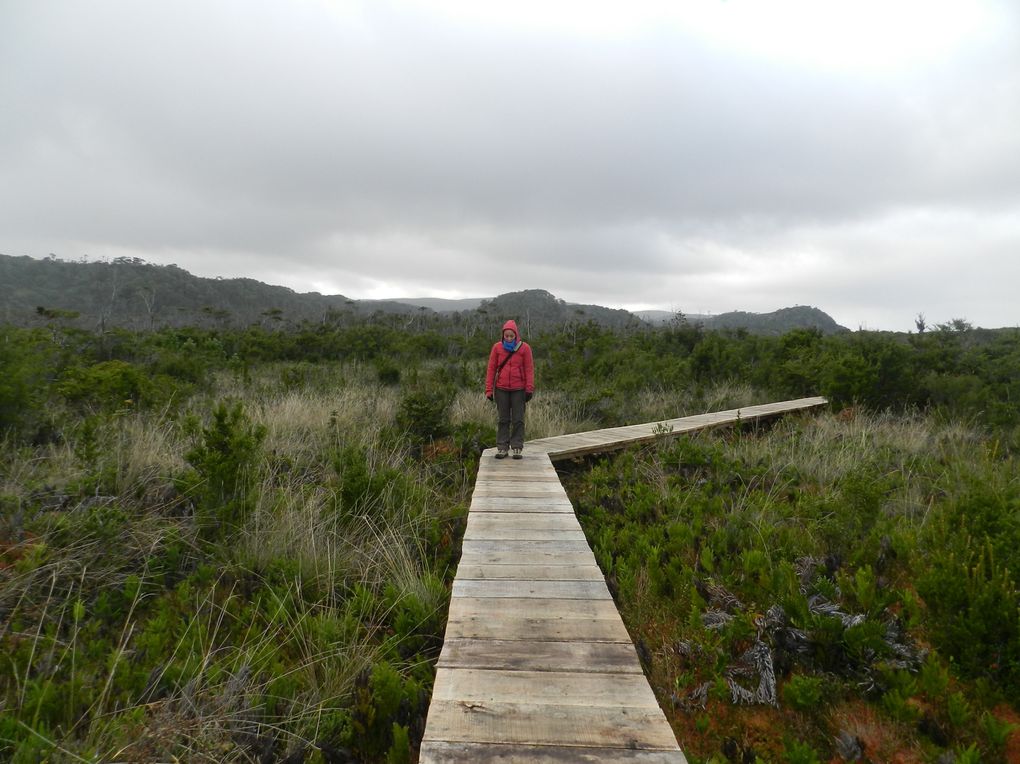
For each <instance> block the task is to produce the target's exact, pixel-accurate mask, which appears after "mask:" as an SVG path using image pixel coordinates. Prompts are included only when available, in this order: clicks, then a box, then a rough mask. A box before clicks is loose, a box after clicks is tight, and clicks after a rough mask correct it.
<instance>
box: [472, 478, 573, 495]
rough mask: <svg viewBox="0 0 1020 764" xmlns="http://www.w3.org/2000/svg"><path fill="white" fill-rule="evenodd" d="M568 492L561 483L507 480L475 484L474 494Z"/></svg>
mask: <svg viewBox="0 0 1020 764" xmlns="http://www.w3.org/2000/svg"><path fill="white" fill-rule="evenodd" d="M566 495H567V492H566V491H564V490H563V486H561V485H560V484H559V483H547V484H544V485H543V484H541V483H528V482H526V481H520V482H515V481H506V482H504V483H500V484H498V485H496V484H494V483H490V484H480V485H476V486H475V490H474V492H473V493H472V496H496V497H500V498H508V499H509V498H514V497H518V498H520V497H529V496H534V497H537V498H540V499H541V498H545V497H547V496H566Z"/></svg>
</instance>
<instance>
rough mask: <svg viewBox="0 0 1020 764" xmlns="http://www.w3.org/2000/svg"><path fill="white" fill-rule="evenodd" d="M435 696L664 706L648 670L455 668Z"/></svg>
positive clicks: (440, 681)
mask: <svg viewBox="0 0 1020 764" xmlns="http://www.w3.org/2000/svg"><path fill="white" fill-rule="evenodd" d="M432 699H433V700H460V701H464V702H466V703H486V704H491V703H520V704H531V703H534V704H546V703H554V704H556V705H563V706H587V707H598V706H601V707H605V708H612V707H614V706H626V707H628V708H654V709H656V710H658V709H659V704H658V702H657V701H656V700H655V695H654V694H653V693H652V688H651V687H649V686H648V681H647V680H646V679H645V677H644V675H643V674H615V675H613V676H611V677H607V676H606V675H605V674H593V673H590V672H576V671H524V670H509V669H479V668H450V670H449V671H444V672H442V674H439V675H437V676H436V683H435V686H434V687H433V689H432Z"/></svg>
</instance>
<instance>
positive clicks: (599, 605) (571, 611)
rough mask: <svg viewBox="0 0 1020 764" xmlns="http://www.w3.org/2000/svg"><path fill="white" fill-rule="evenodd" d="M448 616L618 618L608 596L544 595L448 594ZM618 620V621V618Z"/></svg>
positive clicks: (505, 618)
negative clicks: (481, 595)
mask: <svg viewBox="0 0 1020 764" xmlns="http://www.w3.org/2000/svg"><path fill="white" fill-rule="evenodd" d="M448 618H449V620H451V621H455V620H460V619H468V618H488V619H490V620H492V619H497V618H499V619H503V620H509V619H512V618H546V619H551V620H559V621H565V620H569V619H571V618H579V619H590V618H596V619H604V620H607V621H620V614H619V613H618V612H616V606H615V605H614V604H613V603H612V601H611V600H605V599H587V600H578V599H557V598H554V597H547V598H545V599H538V598H535V597H451V598H450V614H449V616H448ZM620 623H622V621H620Z"/></svg>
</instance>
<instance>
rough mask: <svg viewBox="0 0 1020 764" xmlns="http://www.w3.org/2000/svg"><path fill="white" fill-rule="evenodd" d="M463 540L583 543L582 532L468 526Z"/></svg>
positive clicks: (579, 530) (583, 536)
mask: <svg viewBox="0 0 1020 764" xmlns="http://www.w3.org/2000/svg"><path fill="white" fill-rule="evenodd" d="M464 539H465V540H472V541H473V540H476V539H477V540H481V539H487V540H489V541H504V540H505V541H585V540H586V537H585V535H584V531H582V530H581V529H580V528H578V529H577V530H573V531H572V530H557V529H552V528H546V529H543V528H498V527H492V526H489V527H485V528H472V527H470V525H469V526H468V528H467V530H465V531H464Z"/></svg>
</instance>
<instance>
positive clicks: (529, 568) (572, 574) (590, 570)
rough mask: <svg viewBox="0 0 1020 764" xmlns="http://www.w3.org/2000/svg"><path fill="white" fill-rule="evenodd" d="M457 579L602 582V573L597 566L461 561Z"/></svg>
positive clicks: (589, 564)
mask: <svg viewBox="0 0 1020 764" xmlns="http://www.w3.org/2000/svg"><path fill="white" fill-rule="evenodd" d="M457 578H458V579H464V580H481V581H487V580H499V579H516V580H531V581H602V580H604V579H603V576H602V571H601V570H600V569H599V568H598V566H597V565H594V564H591V563H588V564H580V565H540V564H531V565H527V564H524V563H520V562H517V561H514V562H513V563H502V564H501V563H490V564H479V563H471V562H464V561H463V560H461V563H460V565H459V566H458V568H457Z"/></svg>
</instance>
